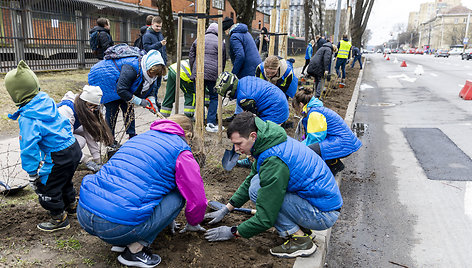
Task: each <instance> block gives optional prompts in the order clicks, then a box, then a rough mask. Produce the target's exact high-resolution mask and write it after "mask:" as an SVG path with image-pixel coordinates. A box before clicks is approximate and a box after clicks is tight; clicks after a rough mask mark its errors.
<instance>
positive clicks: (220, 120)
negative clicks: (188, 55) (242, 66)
mask: <svg viewBox="0 0 472 268" xmlns="http://www.w3.org/2000/svg"><path fill="white" fill-rule="evenodd" d="M222 14H223V11H221V10H218V15H222ZM223 52H224V53H226V51H223V17H221V18H218V74H220V73H222V72H223ZM259 53H260V52H259ZM218 142H219V143H220V144H221V143H222V142H223V99H222V97H221V96H220V94H218Z"/></svg>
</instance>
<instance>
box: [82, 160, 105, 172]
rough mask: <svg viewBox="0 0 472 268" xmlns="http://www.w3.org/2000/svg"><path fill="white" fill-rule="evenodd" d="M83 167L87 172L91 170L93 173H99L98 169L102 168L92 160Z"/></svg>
mask: <svg viewBox="0 0 472 268" xmlns="http://www.w3.org/2000/svg"><path fill="white" fill-rule="evenodd" d="M85 166H86V167H87V169H88V170H91V171H93V172H97V171H99V170H100V168H101V167H102V165H100V164H97V163H95V161H92V160H91V161H88V162H87V163H85Z"/></svg>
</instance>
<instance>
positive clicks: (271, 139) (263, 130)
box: [252, 117, 287, 156]
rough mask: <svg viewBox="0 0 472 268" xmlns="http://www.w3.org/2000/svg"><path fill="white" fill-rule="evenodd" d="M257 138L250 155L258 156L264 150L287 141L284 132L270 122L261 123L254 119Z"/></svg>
mask: <svg viewBox="0 0 472 268" xmlns="http://www.w3.org/2000/svg"><path fill="white" fill-rule="evenodd" d="M256 127H257V138H256V141H255V142H254V145H253V146H252V154H253V155H254V156H258V155H259V154H261V153H262V152H264V151H265V150H267V149H269V148H271V147H273V146H275V145H277V144H280V143H282V142H284V141H286V140H287V133H286V132H285V130H284V129H283V128H282V127H281V126H279V125H277V124H276V123H274V122H272V121H265V122H264V121H262V119H260V118H259V117H256Z"/></svg>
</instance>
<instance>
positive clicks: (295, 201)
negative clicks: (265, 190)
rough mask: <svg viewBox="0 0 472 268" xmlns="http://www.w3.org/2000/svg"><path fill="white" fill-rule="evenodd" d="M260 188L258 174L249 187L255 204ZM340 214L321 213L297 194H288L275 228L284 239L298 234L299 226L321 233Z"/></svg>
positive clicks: (337, 212) (331, 212)
mask: <svg viewBox="0 0 472 268" xmlns="http://www.w3.org/2000/svg"><path fill="white" fill-rule="evenodd" d="M260 188H261V186H260V179H259V174H256V175H255V176H254V177H253V178H252V180H251V186H249V197H250V198H251V201H252V202H254V203H256V200H257V191H258V190H259V189H260ZM339 214H340V212H339V211H336V210H332V211H320V210H319V209H318V208H316V207H315V206H313V205H311V204H310V203H309V202H308V201H307V200H305V199H303V198H301V197H299V196H298V195H297V194H295V193H289V192H287V193H286V194H285V197H284V202H283V203H282V207H281V208H280V211H279V215H278V217H277V220H276V221H275V224H274V227H275V229H277V231H278V232H279V235H280V236H282V237H287V236H289V235H292V234H294V233H296V232H297V231H298V230H300V227H299V226H302V227H305V228H308V229H310V230H317V231H321V230H326V229H328V228H330V227H331V226H333V225H334V223H335V222H336V220H337V219H338V217H339Z"/></svg>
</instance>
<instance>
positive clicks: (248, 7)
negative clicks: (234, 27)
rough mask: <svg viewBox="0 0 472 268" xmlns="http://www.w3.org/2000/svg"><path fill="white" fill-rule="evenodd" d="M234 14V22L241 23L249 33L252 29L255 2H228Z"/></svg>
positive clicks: (238, 0) (249, 0) (234, 0)
mask: <svg viewBox="0 0 472 268" xmlns="http://www.w3.org/2000/svg"><path fill="white" fill-rule="evenodd" d="M228 1H229V3H230V4H231V7H233V9H234V11H235V12H236V22H241V23H244V24H246V25H247V27H248V29H249V32H251V29H252V20H253V18H254V13H255V12H256V8H257V2H256V1H254V0H246V1H240V0H228Z"/></svg>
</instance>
